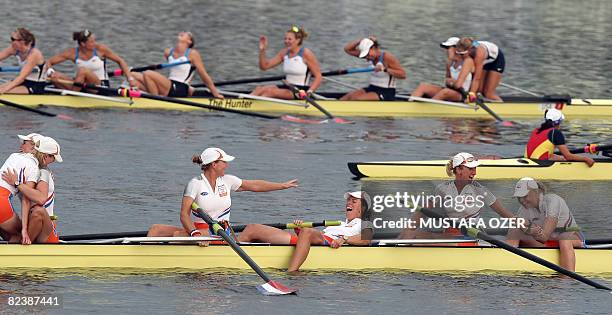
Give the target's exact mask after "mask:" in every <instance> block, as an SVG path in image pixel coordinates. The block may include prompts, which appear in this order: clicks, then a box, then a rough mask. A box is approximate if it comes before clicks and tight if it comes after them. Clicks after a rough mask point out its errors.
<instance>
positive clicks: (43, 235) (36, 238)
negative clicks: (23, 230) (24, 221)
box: [28, 206, 53, 243]
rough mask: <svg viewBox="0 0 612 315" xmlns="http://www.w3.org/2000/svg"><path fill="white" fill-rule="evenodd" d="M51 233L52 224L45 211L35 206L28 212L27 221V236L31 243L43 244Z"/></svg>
mask: <svg viewBox="0 0 612 315" xmlns="http://www.w3.org/2000/svg"><path fill="white" fill-rule="evenodd" d="M52 233H53V222H52V221H51V218H50V217H49V214H48V213H47V210H45V208H43V207H41V206H36V207H34V208H33V209H32V210H31V211H30V219H29V220H28V235H29V236H30V239H31V240H32V243H45V242H46V241H47V240H48V239H49V236H50V235H51V234H52Z"/></svg>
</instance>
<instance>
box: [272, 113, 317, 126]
mask: <svg viewBox="0 0 612 315" xmlns="http://www.w3.org/2000/svg"><path fill="white" fill-rule="evenodd" d="M281 120H284V121H289V122H294V123H299V124H310V125H319V124H326V123H328V120H327V119H324V120H313V119H305V118H300V117H295V116H291V115H283V116H281Z"/></svg>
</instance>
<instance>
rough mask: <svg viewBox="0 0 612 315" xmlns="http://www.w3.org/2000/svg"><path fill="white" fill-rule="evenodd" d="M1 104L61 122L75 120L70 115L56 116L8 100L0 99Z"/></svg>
mask: <svg viewBox="0 0 612 315" xmlns="http://www.w3.org/2000/svg"><path fill="white" fill-rule="evenodd" d="M0 103H2V104H4V105H6V106H10V107H14V108H18V109H22V110H27V111H29V112H33V113H36V114H39V115H43V116H47V117H55V118H59V119H61V120H74V118H72V117H70V116H68V115H64V114H55V113H50V112H47V111H44V110H40V109H36V108H31V107H28V106H25V105H21V104H17V103H13V102H11V101H7V100H3V99H0Z"/></svg>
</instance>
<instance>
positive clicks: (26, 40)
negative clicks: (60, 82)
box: [0, 28, 46, 95]
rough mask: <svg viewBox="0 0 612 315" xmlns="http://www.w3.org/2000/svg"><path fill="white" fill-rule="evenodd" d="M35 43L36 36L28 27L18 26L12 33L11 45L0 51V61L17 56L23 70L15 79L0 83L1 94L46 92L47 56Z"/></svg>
mask: <svg viewBox="0 0 612 315" xmlns="http://www.w3.org/2000/svg"><path fill="white" fill-rule="evenodd" d="M35 45H36V38H35V37H34V35H33V34H32V33H31V32H30V31H28V30H27V29H25V28H18V29H16V30H15V31H14V32H12V33H11V45H10V46H9V47H7V48H6V49H4V50H2V51H0V61H2V60H4V59H6V58H8V57H10V56H15V57H17V62H18V63H19V67H21V70H20V71H19V74H18V75H17V77H16V78H15V79H13V80H11V81H9V82H6V83H4V84H1V85H0V95H2V94H4V93H11V94H42V93H43V92H44V88H45V84H46V82H45V79H44V77H43V71H42V70H43V65H44V64H45V58H44V57H43V54H42V53H41V52H40V50H38V48H36V47H35Z"/></svg>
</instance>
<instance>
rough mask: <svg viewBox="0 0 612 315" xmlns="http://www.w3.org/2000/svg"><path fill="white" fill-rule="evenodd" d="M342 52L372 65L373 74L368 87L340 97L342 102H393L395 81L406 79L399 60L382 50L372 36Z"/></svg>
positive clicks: (353, 42)
mask: <svg viewBox="0 0 612 315" xmlns="http://www.w3.org/2000/svg"><path fill="white" fill-rule="evenodd" d="M344 51H345V52H346V53H347V54H349V55H351V56H355V57H357V58H363V59H366V60H368V61H370V62H371V63H372V65H373V66H374V72H372V74H371V75H370V85H368V86H367V87H365V88H362V89H357V90H354V91H351V92H349V93H347V94H346V95H344V96H342V98H341V99H340V100H342V101H393V100H395V87H396V81H397V79H401V80H403V79H406V70H404V68H403V67H402V65H401V64H400V62H399V59H397V57H395V55H393V54H391V53H390V52H388V51H385V50H383V49H382V48H381V47H380V45H379V43H378V40H376V38H375V37H374V36H370V37H368V38H360V39H357V40H354V41H352V42H350V43H348V44H347V45H346V46H344Z"/></svg>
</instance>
